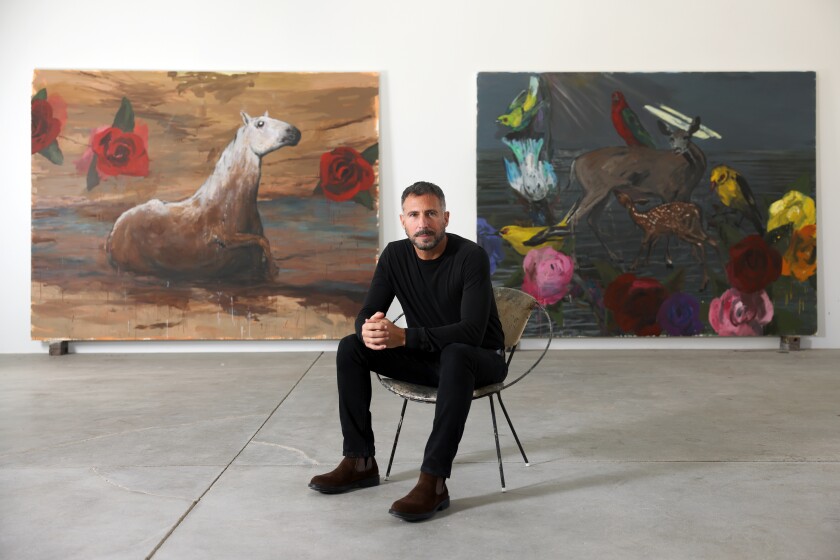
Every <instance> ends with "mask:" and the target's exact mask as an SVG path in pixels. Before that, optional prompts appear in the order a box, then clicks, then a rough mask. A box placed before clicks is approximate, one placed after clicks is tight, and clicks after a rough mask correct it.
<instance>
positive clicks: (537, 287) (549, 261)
mask: <svg viewBox="0 0 840 560" xmlns="http://www.w3.org/2000/svg"><path fill="white" fill-rule="evenodd" d="M522 268H524V269H525V280H524V281H523V282H522V291H524V292H526V293H529V294H531V295H532V296H534V297H535V298H536V299H537V301H538V302H540V303H541V304H543V305H551V304H553V303H557V302H558V301H560V300H561V299H563V297H565V295H566V294H568V293H569V283H570V282H571V281H572V274H573V273H574V271H575V265H574V262H573V261H572V258H571V257H569V256H568V255H564V254H563V253H560V252H558V251H555V250H554V249H553V248H551V247H543V248H541V249H533V250H531V251H528V254H527V255H525V261H524V262H523V263H522Z"/></svg>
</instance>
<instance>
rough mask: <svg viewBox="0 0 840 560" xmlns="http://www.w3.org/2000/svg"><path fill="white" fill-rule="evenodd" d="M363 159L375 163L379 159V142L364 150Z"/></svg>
mask: <svg viewBox="0 0 840 560" xmlns="http://www.w3.org/2000/svg"><path fill="white" fill-rule="evenodd" d="M362 159H364V160H365V161H366V162H368V163H369V164H371V165H373V164H374V163H376V160H378V159H379V142H377V143H376V144H374V145H373V146H370V147H368V148H366V149H365V151H363V152H362Z"/></svg>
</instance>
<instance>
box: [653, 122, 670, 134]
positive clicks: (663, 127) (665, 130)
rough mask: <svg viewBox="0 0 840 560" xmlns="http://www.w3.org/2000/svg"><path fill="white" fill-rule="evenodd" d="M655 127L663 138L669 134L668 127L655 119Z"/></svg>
mask: <svg viewBox="0 0 840 560" xmlns="http://www.w3.org/2000/svg"><path fill="white" fill-rule="evenodd" d="M656 126H658V127H659V132H661V133H662V134H664V135H665V136H668V135H669V134H671V129H670V128H668V125H667V124H665V123H664V122H662V121H661V120H659V119H656Z"/></svg>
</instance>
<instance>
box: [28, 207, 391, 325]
mask: <svg viewBox="0 0 840 560" xmlns="http://www.w3.org/2000/svg"><path fill="white" fill-rule="evenodd" d="M258 208H259V211H260V215H261V218H262V222H263V227H264V230H265V236H266V238H267V239H268V240H269V242H270V243H271V249H272V255H273V257H274V260H275V262H276V264H277V266H278V268H279V274H278V275H277V277H276V278H274V279H270V280H269V279H255V280H250V281H242V280H241V279H239V280H218V279H212V278H207V279H204V280H190V281H187V280H176V279H170V278H162V277H160V278H159V277H154V276H136V275H133V274H131V273H120V272H118V271H117V270H115V269H114V268H113V267H112V266H111V265H110V264H109V262H108V259H107V255H106V253H105V240H106V239H107V237H108V233H109V232H110V230H111V228H112V226H113V223H114V220H115V219H116V218H117V217H118V216H119V213H120V212H121V211H122V210H124V208H115V207H114V208H112V207H110V206H107V205H91V206H85V205H77V206H62V207H56V208H36V209H34V210H33V217H32V226H33V232H37V233H36V234H35V235H33V244H32V302H33V303H32V305H33V330H32V333H33V337H35V338H40V339H49V338H52V337H56V338H70V339H81V338H85V339H86V338H98V339H99V338H106V339H107V338H111V339H116V338H164V339H167V338H169V339H207V338H231V339H262V338H281V339H294V338H341V337H342V336H344V335H346V334H348V333H349V332H352V330H353V321H354V320H355V315H356V313H357V312H358V310H359V309H360V308H361V305H362V301H363V299H364V295H365V293H366V291H367V287H368V283H369V281H370V277H371V276H372V274H373V269H374V266H375V262H376V261H375V247H377V245H378V238H379V234H378V223H377V219H376V215H375V212H374V211H372V210H370V209H368V208H365V207H363V206H361V205H357V204H354V203H352V202H348V203H335V202H331V201H329V200H327V199H325V198H323V197H320V196H312V197H294V196H288V197H281V198H277V199H274V200H267V201H261V202H259V203H258ZM372 249H373V251H372ZM205 320H206V321H207V322H208V324H207V325H204V324H202V322H203V321H205ZM215 331H218V332H219V333H220V334H219V335H217V334H216V332H215ZM81 333H85V334H84V335H82V334H81Z"/></svg>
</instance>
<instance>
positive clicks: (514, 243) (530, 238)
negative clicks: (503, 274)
mask: <svg viewBox="0 0 840 560" xmlns="http://www.w3.org/2000/svg"><path fill="white" fill-rule="evenodd" d="M576 209H577V203H575V204H574V205H573V206H572V208H570V209H569V211H568V212H567V213H566V215H565V216H564V217H563V219H562V220H560V221H559V222H558V223H557V224H555V225H553V226H533V227H526V226H505V227H503V228H502V229H500V230H499V235H501V236H502V239H504V240H505V241H507V242H508V243H510V245H511V247H513V248H514V250H516V252H517V253H519V254H520V255H526V254H528V251H531V250H533V249H539V248H541V247H551V248H553V249H554V250H555V251H559V250H560V249H562V248H563V244H564V243H565V242H566V237H567V236H568V235H569V233H570V231H569V217H570V216H571V215H572V213H573V212H574V211H575V210H576ZM526 243H527V245H526Z"/></svg>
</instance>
